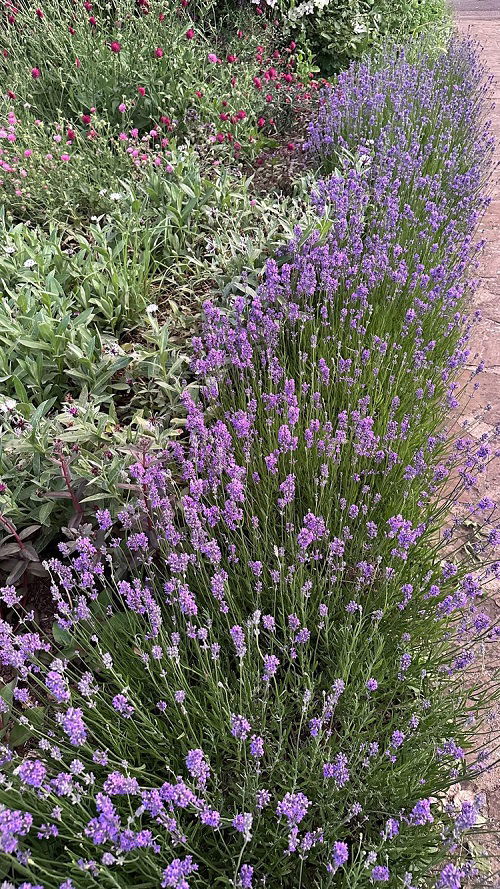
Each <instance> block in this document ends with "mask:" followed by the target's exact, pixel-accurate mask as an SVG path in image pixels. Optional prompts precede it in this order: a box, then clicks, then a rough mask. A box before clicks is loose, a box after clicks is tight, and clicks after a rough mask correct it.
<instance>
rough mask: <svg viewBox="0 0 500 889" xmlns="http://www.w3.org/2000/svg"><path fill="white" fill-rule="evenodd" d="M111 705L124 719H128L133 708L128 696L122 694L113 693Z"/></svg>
mask: <svg viewBox="0 0 500 889" xmlns="http://www.w3.org/2000/svg"><path fill="white" fill-rule="evenodd" d="M112 704H113V707H114V708H115V710H117V711H118V713H119V714H120V716H123V717H124V718H125V719H130V717H131V716H132V714H133V712H134V708H133V707H132V704H130V703H129V701H128V698H127V697H126V695H124V694H118V695H115V696H114V698H113V701H112Z"/></svg>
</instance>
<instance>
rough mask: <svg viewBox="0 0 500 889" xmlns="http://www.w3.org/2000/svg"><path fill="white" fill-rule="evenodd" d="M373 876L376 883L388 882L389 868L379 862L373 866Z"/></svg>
mask: <svg viewBox="0 0 500 889" xmlns="http://www.w3.org/2000/svg"><path fill="white" fill-rule="evenodd" d="M371 876H372V880H373V881H374V882H375V883H387V881H388V880H389V879H390V873H389V868H388V867H384V866H383V865H382V864H377V865H375V867H374V868H373V870H372V875H371Z"/></svg>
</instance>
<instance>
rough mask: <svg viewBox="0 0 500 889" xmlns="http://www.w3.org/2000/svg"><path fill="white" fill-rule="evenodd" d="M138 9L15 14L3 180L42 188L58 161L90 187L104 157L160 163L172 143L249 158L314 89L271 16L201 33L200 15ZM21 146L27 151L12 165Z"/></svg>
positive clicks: (127, 2)
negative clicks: (14, 127) (13, 128)
mask: <svg viewBox="0 0 500 889" xmlns="http://www.w3.org/2000/svg"><path fill="white" fill-rule="evenodd" d="M141 9H142V11H141V12H140V13H139V14H136V13H137V4H136V3H135V2H133V0H120V2H118V3H117V4H116V5H115V10H114V14H113V15H112V16H110V17H104V16H101V15H98V16H93V15H90V19H92V18H94V19H95V20H96V22H97V24H93V23H92V22H91V21H90V19H89V15H88V12H87V11H86V10H85V9H84V7H83V5H80V6H79V7H78V8H76V7H67V8H65V7H63V6H61V4H60V3H58V2H56V0H48V2H47V3H46V4H45V5H44V10H43V17H39V16H37V14H36V10H34V9H33V7H32V5H31V4H21V8H20V9H19V10H17V11H16V12H15V13H13V14H12V17H13V18H14V21H13V22H12V23H11V24H10V26H8V27H7V28H6V29H5V52H4V56H3V58H2V57H0V65H1V67H2V69H3V79H4V82H5V83H6V84H7V87H8V89H7V95H6V97H5V105H6V106H7V107H6V117H7V108H8V106H10V114H11V115H12V114H14V116H15V117H16V118H19V121H18V123H19V126H18V130H19V131H21V130H22V133H21V132H18V133H17V136H18V138H17V142H18V145H17V146H14V145H13V144H12V143H10V142H9V139H10V138H11V137H10V136H9V132H10V130H9V124H10V123H11V122H10V121H9V120H8V119H6V120H5V129H4V130H0V134H1V136H0V137H1V138H2V139H3V140H5V143H4V144H5V151H6V153H7V166H5V165H3V169H4V170H5V173H6V181H9V180H13V181H14V186H17V187H18V190H22V191H23V192H26V191H29V189H30V187H31V183H32V182H33V183H34V182H35V181H37V177H39V178H40V182H39V185H38V187H40V186H41V185H42V182H43V174H44V170H46V169H47V168H48V169H50V170H51V171H52V170H54V172H53V177H54V178H57V173H56V172H55V171H57V170H58V169H59V170H60V169H61V163H60V162H59V161H60V159H61V158H62V169H63V171H64V170H67V171H68V172H67V173H66V174H65V173H64V172H63V173H62V175H61V174H60V178H62V179H64V175H70V176H71V175H74V176H75V183H76V181H77V180H76V177H77V170H78V171H79V173H80V175H82V172H83V173H84V178H85V179H87V184H88V185H90V188H91V190H92V189H93V188H95V189H96V190H97V191H98V190H99V183H100V182H101V181H102V180H103V179H106V178H109V174H108V173H107V170H106V167H107V166H108V165H109V166H110V167H112V166H113V162H115V164H116V168H117V170H118V171H119V170H120V168H121V167H123V164H124V161H125V160H128V162H129V166H130V164H131V163H132V162H135V163H137V165H139V166H140V164H141V161H142V154H143V153H144V148H145V146H146V153H148V145H151V146H152V148H153V149H154V150H153V152H152V153H153V155H154V159H155V161H156V162H157V163H158V158H159V159H160V161H159V162H160V163H161V164H163V165H165V160H164V154H165V151H166V150H167V146H168V145H169V144H170V142H172V141H173V143H174V145H175V144H177V145H179V144H180V143H184V142H186V141H187V142H190V143H192V144H193V143H194V144H196V146H197V147H198V149H199V150H200V152H201V153H209V154H211V155H212V157H213V159H214V160H220V159H221V158H223V157H227V155H228V153H230V154H231V155H233V154H234V155H235V156H236V157H239V156H240V155H241V154H242V153H243V154H248V155H250V156H252V155H253V156H255V154H256V153H257V152H258V151H259V150H260V149H261V148H262V146H263V145H268V144H272V140H273V137H275V135H276V133H277V128H278V127H279V126H280V125H281V119H282V118H283V116H285V118H286V117H287V113H288V117H289V116H290V113H289V112H291V113H292V114H293V111H294V107H295V106H297V105H300V104H301V103H302V104H303V103H307V102H308V101H309V100H310V98H311V90H312V89H313V88H314V87H315V86H317V84H315V83H312V84H310V83H309V82H308V83H307V85H306V84H304V82H303V79H302V77H301V72H297V70H296V55H294V54H293V53H289V52H288V53H287V52H282V51H281V48H280V47H279V40H280V35H279V32H278V31H277V30H276V28H275V26H274V25H272V24H270V23H269V25H268V24H267V23H262V24H261V26H260V27H255V24H254V25H253V27H250V22H251V21H253V20H252V19H251V18H249V16H247V17H246V20H245V21H244V22H243V21H240V19H241V17H239V19H238V21H235V18H234V16H233V17H232V21H229V20H228V21H227V22H226V25H227V27H224V28H219V29H216V30H210V29H209V30H208V31H207V29H206V28H205V31H204V22H203V19H201V20H200V21H199V22H193V21H192V20H191V18H190V16H189V15H188V13H187V12H186V11H185V12H182V11H180V12H179V11H178V10H174V9H173V8H169V7H168V6H167V7H165V4H162V3H161V2H160V0H152V2H151V3H150V4H148V7H147V14H144V9H145V8H144V7H142V8H141ZM240 25H242V27H240ZM42 47H43V49H42ZM158 49H160V50H161V51H162V52H161V55H158ZM299 75H300V76H299ZM153 131H154V135H153V134H152V132H153ZM21 136H22V142H21ZM116 140H120V143H121V144H120V145H118V146H117V145H116ZM143 140H145V142H144V141H143ZM153 143H154V144H153ZM21 147H22V148H23V149H24V151H25V152H26V151H28V152H30V151H31V152H32V153H31V154H29V155H27V156H26V155H24V156H22V160H21V158H20V159H19V163H17V164H16V163H13V162H12V160H11V155H14V156H16V149H20V148H21ZM117 147H118V148H121V149H122V150H121V151H118V150H117ZM127 152H128V156H127ZM47 155H52V157H49V158H48V159H47ZM63 155H64V156H65V157H66V156H69V160H64V158H63ZM167 165H168V161H167ZM73 167H75V168H76V169H75V171H74V173H72V169H73ZM11 168H12V169H11ZM22 170H24V174H23V172H22ZM20 177H21V180H23V179H24V181H21V182H19V179H20ZM45 184H46V186H47V188H48V189H50V188H51V187H53V185H52V183H50V182H49V183H45ZM34 187H35V186H34V184H33V188H34ZM82 191H83V188H82ZM14 192H15V187H14Z"/></svg>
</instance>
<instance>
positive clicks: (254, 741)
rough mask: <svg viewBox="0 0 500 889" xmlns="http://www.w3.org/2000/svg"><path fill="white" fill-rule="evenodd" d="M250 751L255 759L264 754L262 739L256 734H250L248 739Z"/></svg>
mask: <svg viewBox="0 0 500 889" xmlns="http://www.w3.org/2000/svg"><path fill="white" fill-rule="evenodd" d="M250 753H251V755H252V756H253V757H255V759H260V758H261V757H262V756H264V739H263V738H259V736H258V735H252V737H251V739H250Z"/></svg>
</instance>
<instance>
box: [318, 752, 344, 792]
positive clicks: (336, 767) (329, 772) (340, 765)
mask: <svg viewBox="0 0 500 889" xmlns="http://www.w3.org/2000/svg"><path fill="white" fill-rule="evenodd" d="M323 777H324V778H333V779H334V781H335V783H336V785H337V787H344V785H345V784H347V782H348V781H349V769H348V761H347V756H346V755H345V754H344V753H338V754H337V756H336V757H335V759H334V761H333V762H325V763H324V764H323Z"/></svg>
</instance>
